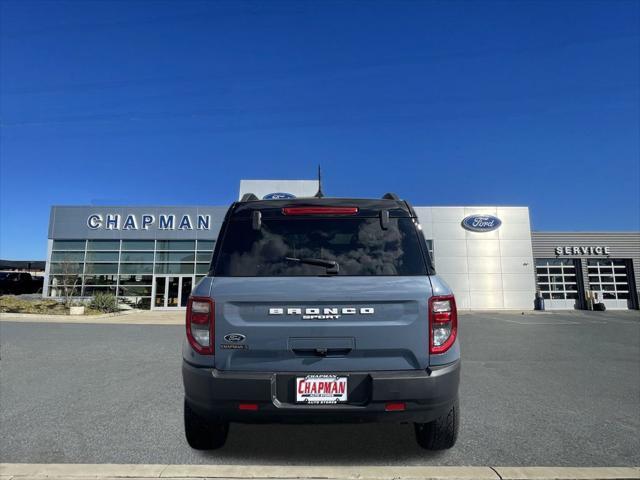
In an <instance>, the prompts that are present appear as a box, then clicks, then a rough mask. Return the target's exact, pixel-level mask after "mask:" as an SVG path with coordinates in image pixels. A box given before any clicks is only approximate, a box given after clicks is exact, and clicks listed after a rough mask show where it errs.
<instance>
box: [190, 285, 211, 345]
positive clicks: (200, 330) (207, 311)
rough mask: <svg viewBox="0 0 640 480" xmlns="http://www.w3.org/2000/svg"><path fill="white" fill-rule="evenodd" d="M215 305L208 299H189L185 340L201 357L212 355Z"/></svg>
mask: <svg viewBox="0 0 640 480" xmlns="http://www.w3.org/2000/svg"><path fill="white" fill-rule="evenodd" d="M214 307H215V303H214V302H213V300H211V299H210V298H209V297H189V303H188V304H187V339H188V340H189V344H190V345H191V346H192V347H193V349H194V350H195V351H196V352H198V353H200V354H201V355H213V353H214V348H213V345H214V341H215V338H214V328H215V308H214Z"/></svg>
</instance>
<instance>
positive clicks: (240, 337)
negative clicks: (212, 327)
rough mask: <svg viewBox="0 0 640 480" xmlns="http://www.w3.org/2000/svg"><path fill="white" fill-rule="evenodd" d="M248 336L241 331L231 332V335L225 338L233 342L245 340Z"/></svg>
mask: <svg viewBox="0 0 640 480" xmlns="http://www.w3.org/2000/svg"><path fill="white" fill-rule="evenodd" d="M245 338H247V337H245V336H244V335H242V334H241V333H230V334H229V335H225V336H224V339H225V340H226V341H227V342H232V343H240V342H244V339H245Z"/></svg>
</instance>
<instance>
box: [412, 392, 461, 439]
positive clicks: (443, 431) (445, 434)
mask: <svg viewBox="0 0 640 480" xmlns="http://www.w3.org/2000/svg"><path fill="white" fill-rule="evenodd" d="M459 428H460V403H459V402H458V399H456V401H455V402H454V404H453V405H452V406H451V408H450V409H449V411H448V412H447V413H446V414H445V415H443V416H441V417H440V418H436V419H435V420H434V421H432V422H429V423H416V424H415V430H416V441H417V442H418V445H420V446H421V447H422V448H424V449H426V450H445V449H447V448H451V447H453V446H454V445H455V444H456V440H457V439H458V429H459Z"/></svg>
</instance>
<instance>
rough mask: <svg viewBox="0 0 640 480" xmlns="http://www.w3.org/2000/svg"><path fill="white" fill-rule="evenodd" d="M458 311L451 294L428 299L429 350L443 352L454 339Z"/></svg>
mask: <svg viewBox="0 0 640 480" xmlns="http://www.w3.org/2000/svg"><path fill="white" fill-rule="evenodd" d="M457 334H458V311H457V309H456V299H455V298H454V296H453V295H441V296H436V297H431V298H430V299H429V352H430V353H444V352H446V351H447V350H449V348H451V345H453V343H454V342H455V341H456V335H457Z"/></svg>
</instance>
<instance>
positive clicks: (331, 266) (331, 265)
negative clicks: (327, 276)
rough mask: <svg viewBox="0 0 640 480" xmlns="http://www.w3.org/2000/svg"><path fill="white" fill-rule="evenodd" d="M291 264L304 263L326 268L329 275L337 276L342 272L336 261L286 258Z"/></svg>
mask: <svg viewBox="0 0 640 480" xmlns="http://www.w3.org/2000/svg"><path fill="white" fill-rule="evenodd" d="M284 259H285V260H288V261H289V262H298V263H304V264H307V265H316V266H318V267H326V269H327V273H331V274H337V273H338V272H339V271H340V266H339V265H338V262H336V261H335V260H324V259H322V258H295V257H284Z"/></svg>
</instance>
